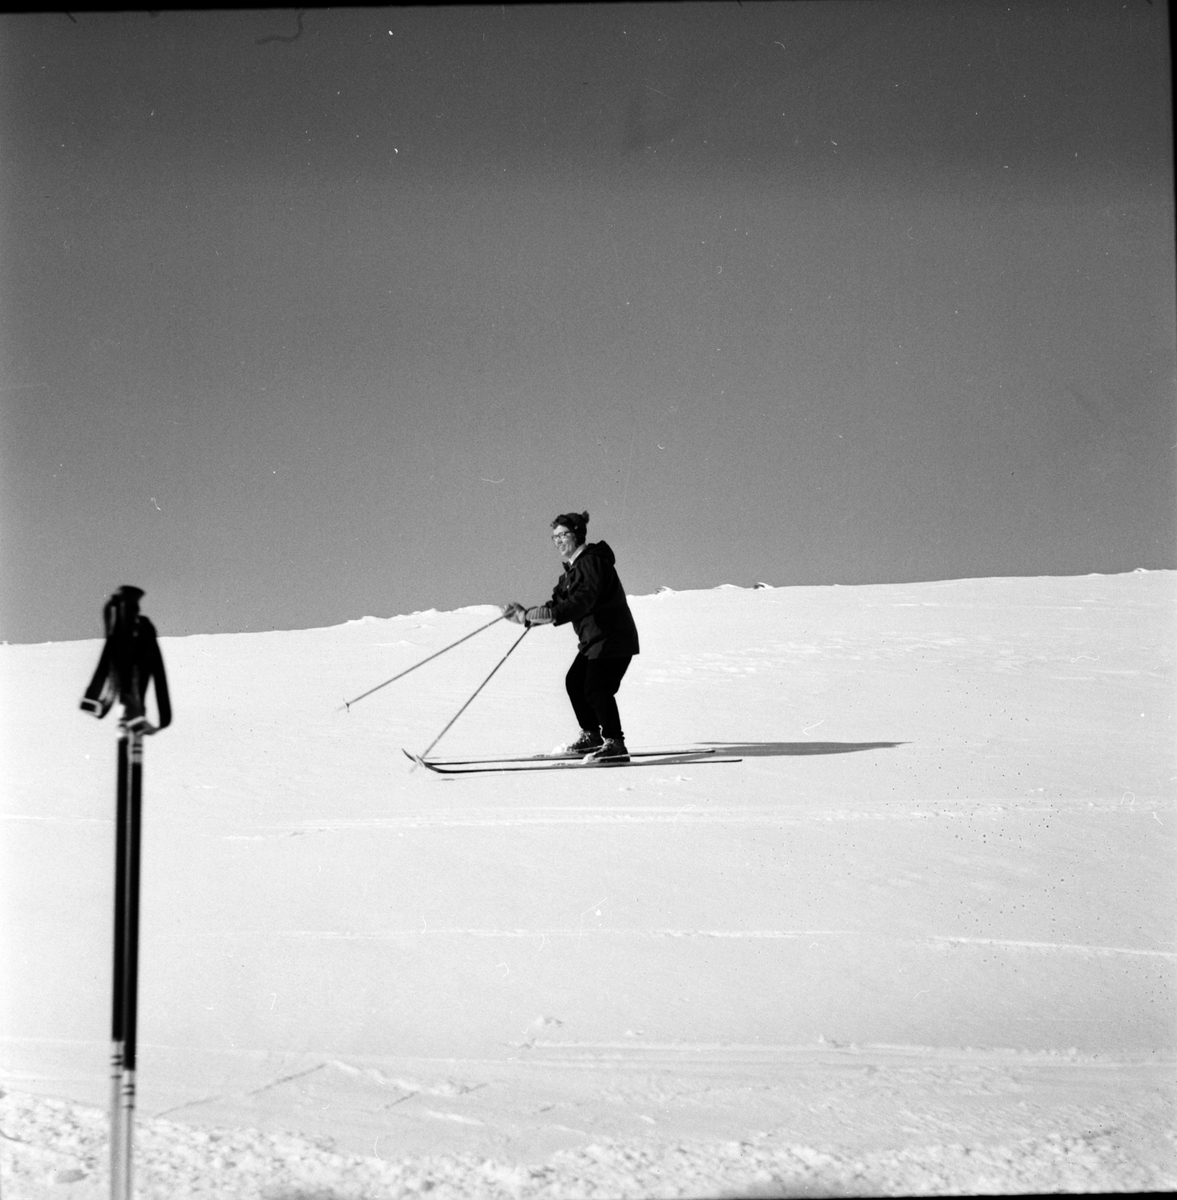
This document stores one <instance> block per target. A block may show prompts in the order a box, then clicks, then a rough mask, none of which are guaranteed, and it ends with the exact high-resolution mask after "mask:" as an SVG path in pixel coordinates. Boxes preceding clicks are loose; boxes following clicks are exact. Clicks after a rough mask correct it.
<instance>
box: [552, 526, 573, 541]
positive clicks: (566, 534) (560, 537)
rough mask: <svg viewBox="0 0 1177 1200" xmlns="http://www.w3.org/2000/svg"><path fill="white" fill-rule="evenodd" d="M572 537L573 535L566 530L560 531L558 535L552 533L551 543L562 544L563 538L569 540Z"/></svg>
mask: <svg viewBox="0 0 1177 1200" xmlns="http://www.w3.org/2000/svg"><path fill="white" fill-rule="evenodd" d="M572 536H573V535H572V534H571V533H569V532H568V530H566V529H565V530H563V531H561V532H560V533H553V534H552V541H553V542H562V541H563V540H564V539H565V538H570V537H572Z"/></svg>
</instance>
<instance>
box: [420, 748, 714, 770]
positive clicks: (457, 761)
mask: <svg viewBox="0 0 1177 1200" xmlns="http://www.w3.org/2000/svg"><path fill="white" fill-rule="evenodd" d="M587 753H588V751H587V750H586V751H584V752H583V753H580V754H524V755H521V756H520V757H518V758H431V759H429V760H428V761H429V762H431V763H436V764H437V765H438V766H441V767H484V766H492V765H497V764H499V763H545V762H562V761H565V760H567V761H571V762H580V761H581V760H583V758H584V756H585V754H587ZM714 753H715V749H714V747H704V748H702V749H699V750H691V749H685V750H630V751H629V757H630V758H652V757H654V756H656V755H664V754H714ZM405 754H408V755H409V757H410V758H412V759H416V758H417V757H418V756H417V755H416V754H411V753H410V752H409V751H408V750H406V751H405Z"/></svg>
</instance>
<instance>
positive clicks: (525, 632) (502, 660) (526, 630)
mask: <svg viewBox="0 0 1177 1200" xmlns="http://www.w3.org/2000/svg"><path fill="white" fill-rule="evenodd" d="M530 632H531V626H530V625H528V626H526V627H525V628H524V630H523V632H522V633H521V634H520V635H519V636H518V637H517V638H516V639H515V640H514V641H513V642H512V643H511V649H510V650H508V651H507V653H506V654H504V655H503V657H502V658H500V659H499V661H498V662H497V663H495V666H494V671H491V673H490V675H488V676H487V677H486V678H485V679H484V680H483V681H482V682H481V683H480V684H479V685H478V687H476V688H475V689H474V696H477V695H478V693H479V692H481V691H482V689H483V688H484V687H486V685H487V684H488V683H490V681H491V678H492V677H493V675H494V673H495V671H497V670H498V669H499V667H501V666H502V665H503V663H505V662H506V661H507V659H508V658H510V657H511V652H512V651H513V650H514V649H515V647H516V646H518V645H519V643H520V642H521V641H523V639H524V638H525V637H526V636H527V635H528V634H529V633H530ZM474 696H471V697H470V699H469V700H467V701H466V703H465V704H463V705H462V707H461V708H459V709H458V711H457V712H456V713H454V715H453V716H452V717H451V718H450V722H449V725H447V726H446V727H445V728H444V729H443V730H442V731H441V733H439V734H438V735H437V737H435V738H434V739H433V741H431V742H430V743H429V745H428V746H426V747H425V749H424V750H422V751H421V754H420V757H421V758H424V757H425V755H427V754H428V753H429V751H430V750H432V749H433V747H434V746H436V745H437V743H438V742H440V741H441V739H442V738H443V737H445V735H446V734H447V733H448V732H449V729H450V725H453V723H454V722H455V721H456V720H457V719H458V718H459V717H460V716H461V715H462V714H463V713H464V712H465V711H466V709H468V708H469V707H470V705H471V704H472V703H473V702H474Z"/></svg>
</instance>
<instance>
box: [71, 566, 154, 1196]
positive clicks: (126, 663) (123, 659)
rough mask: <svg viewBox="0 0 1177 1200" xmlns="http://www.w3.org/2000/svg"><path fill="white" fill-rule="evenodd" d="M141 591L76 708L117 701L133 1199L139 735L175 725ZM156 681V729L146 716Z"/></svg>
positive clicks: (123, 610) (118, 1053)
mask: <svg viewBox="0 0 1177 1200" xmlns="http://www.w3.org/2000/svg"><path fill="white" fill-rule="evenodd" d="M142 596H143V589H142V588H137V587H131V586H130V585H125V586H123V587H121V588H119V590H118V591H117V592H115V593H114V594H113V595H112V596H111V597H110V599H109V600H108V601H107V602H106V604H105V606H104V607H103V610H102V618H103V625H104V627H105V630H106V642H105V643H104V645H103V647H102V657H101V658H100V659H99V660H98V667H97V669H96V670H95V672H94V677H93V679H91V681H90V686H89V687H88V688H87V689H86V694H85V696H84V697H83V698H82V704H81V707H82V709H83V710H84V711H85V712H88V713H92V714H93V715H94V716H96V717H98V718H99V719H101V718H102V717H105V716H106V714H107V713H108V712H110V710H111V708H113V707H114V705H115V704H116V703H118V704H120V705H121V706H122V709H121V715H120V718H119V742H118V774H117V781H116V786H115V867H114V875H115V879H114V968H113V971H112V985H111V990H112V1000H111V1020H110V1025H111V1055H110V1067H111V1100H110V1194H111V1200H131V1194H132V1188H131V1133H132V1128H133V1117H134V1109H135V1049H136V1024H137V1020H136V1017H137V1012H136V1010H137V1004H138V991H139V857H140V855H139V848H140V842H141V837H142V834H141V830H142V812H143V738H144V737H145V736H146V735H147V734H151V733H155V732H157V731H158V730H160V729H165V728H167V726H168V725H170V724H171V721H172V706H171V701H170V699H169V697H168V681H167V675H166V673H165V672H164V665H163V656H162V655H161V654H160V651H159V642H158V639H157V637H156V633H155V626H154V625H152V623H151V622H150V621H149V620H148V619H147V618H146V617H145V616H143V615H142V613H140V612H139V600H140V598H141V597H142ZM151 683H154V684H155V705H156V708H157V710H158V713H159V718H158V719H159V724H158V725H152V724H151V722H150V721H148V719H147V711H146V696H147V688H148V685H149V684H151Z"/></svg>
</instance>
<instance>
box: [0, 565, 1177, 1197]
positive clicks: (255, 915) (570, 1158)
mask: <svg viewBox="0 0 1177 1200" xmlns="http://www.w3.org/2000/svg"><path fill="white" fill-rule="evenodd" d="M1175 592H1177V574H1175V573H1172V572H1147V573H1134V574H1130V575H1118V576H1085V577H1068V578H1033V579H983V580H956V581H949V582H944V583H921V584H910V585H887V586H872V587H839V588H833V587H828V588H772V587H757V588H752V589H738V588H727V587H725V588H719V589H715V590H713V591H702V592H699V591H696V592H670V591H663V592H659V593H658V594H656V595H653V596H644V597H634V598H631V603H632V605H633V609H634V614H635V617H636V620H637V623H638V626H639V629H640V631H641V637H642V645H643V653H642V655H641V656H640V657H639V658H637V659H636V660H635V662H634V665H633V666H632V668H631V670H630V673H629V675H628V676H627V678H626V680H625V682H624V684H623V686H622V691H621V694H620V697H619V700H620V706H621V710H622V716H623V719H624V723H625V728H626V732H627V737H628V740H629V743H630V745H631V746H633V747H643V746H659V745H675V746H680V745H696V746H704V745H706V746H715V747H717V748H718V749H720V750H722V751H723V752H725V754H731V755H735V756H737V757H740V758H741V759H742V761H740V762H738V763H720V762H713V763H705V762H701V763H697V764H696V763H692V764H686V765H684V764H678V765H673V766H663V765H661V764H648V765H642V766H633V767H631V768H623V769H619V770H592V769H585V770H577V771H563V772H560V773H556V774H545V773H539V772H532V773H525V774H521V775H512V776H502V775H481V776H474V777H469V778H462V779H443V778H440V777H438V776H435V775H432V774H430V773H427V772H425V771H423V770H420V769H418V770H412V769H411V764H410V763H409V762H408V761H407V760H406V759H405V758H404V757H403V755H402V754H401V752H400V747H402V746H405V747H408V748H409V749H413V750H420V749H422V748H423V747H424V746H426V745H428V744H429V742H431V741H432V740H433V738H434V737H435V736H436V735H437V733H438V731H439V730H440V729H441V728H442V727H443V726H444V725H445V723H446V722H447V721H448V720H449V719H450V717H452V716H453V714H454V713H455V712H456V711H457V709H458V708H459V707H460V706H461V704H462V703H463V702H464V701H465V700H466V699H467V697H468V696H469V695H470V693H471V692H472V691H473V690H474V688H475V687H476V686H477V685H478V683H479V682H481V681H482V679H483V678H484V677H485V676H486V675H487V674H488V672H489V671H490V670H491V668H492V667H493V666H494V664H495V663H496V662H498V661H499V659H500V658H501V657H502V656H503V654H504V653H505V652H506V650H507V648H508V647H509V646H510V644H511V642H512V641H513V640H514V639H515V638H517V637H518V635H519V633H520V630H519V629H518V627H516V626H512V625H508V624H506V623H502V624H499V625H495V626H493V627H492V628H491V629H489V630H487V631H486V632H484V633H482V634H479V635H478V636H477V637H476V638H473V639H471V641H469V642H467V643H465V644H464V645H462V646H460V647H459V648H458V649H456V650H454V651H453V652H451V653H449V654H445V655H442V656H441V657H439V658H438V659H436V660H435V661H434V662H431V663H429V664H427V665H426V666H424V667H422V668H421V670H420V671H417V672H414V673H413V674H410V675H408V676H406V678H405V679H403V680H400V681H398V682H396V683H393V684H391V685H390V686H388V687H387V688H384V689H382V690H380V691H379V692H377V693H375V694H374V695H372V696H370V697H368V698H367V699H365V700H363V701H361V702H360V703H359V704H356V705H355V706H354V707H352V708H351V709H350V711H348V710H345V709H344V708H343V702H344V701H345V700H348V699H350V698H352V697H354V696H356V695H359V694H360V693H361V692H364V691H366V690H367V689H368V688H370V687H373V686H374V685H376V684H378V683H379V682H381V680H383V679H385V678H387V677H389V676H391V675H393V674H395V673H396V672H398V671H400V670H403V669H404V668H405V667H407V666H410V665H411V664H412V663H414V662H416V661H418V660H419V659H421V658H423V657H425V656H426V655H428V654H431V653H432V652H433V651H435V650H437V649H438V648H440V647H442V646H444V645H446V644H447V643H449V642H452V641H455V640H456V639H457V638H459V637H462V636H463V635H464V634H466V633H468V632H470V631H471V630H472V629H475V628H477V626H478V625H480V624H484V623H485V622H486V621H488V620H490V619H491V618H492V617H493V616H494V615H495V610H494V609H493V608H491V607H484V608H483V607H476V608H468V609H463V610H460V611H457V612H449V613H447V612H436V611H432V610H431V611H428V612H421V613H414V614H412V615H410V616H403V617H395V618H391V619H387V620H386V619H379V618H372V617H366V618H363V619H361V620H358V621H351V622H348V623H347V624H344V625H341V626H337V627H334V628H330V629H314V630H305V631H292V632H276V633H264V634H236V635H217V636H195V637H186V638H164V639H163V652H164V657H165V661H166V664H167V668H168V675H169V681H170V684H171V691H172V701H173V706H174V709H175V712H176V718H175V725H174V726H173V727H172V728H171V729H168V730H166V731H165V732H163V733H162V734H161V735H159V736H158V737H155V738H152V739H150V740H149V741H148V742H147V744H146V769H145V783H144V794H145V813H146V816H145V831H144V860H143V867H144V877H143V928H142V959H141V985H140V986H141V990H140V1062H139V1068H140V1070H139V1080H138V1082H139V1097H138V1103H139V1108H138V1115H137V1123H136V1130H137V1133H136V1171H137V1180H138V1192H139V1195H141V1196H150V1197H165V1196H166V1197H174V1196H187V1195H193V1196H196V1195H209V1196H212V1195H217V1196H266V1197H270V1198H272V1200H280V1198H285V1200H294V1198H295V1197H303V1198H304V1200H305V1198H306V1197H310V1196H315V1197H321V1198H327V1197H345V1196H346V1197H351V1196H369V1197H375V1196H398V1195H402V1194H416V1193H417V1192H420V1191H422V1190H431V1191H432V1194H434V1195H438V1196H448V1195H453V1196H459V1195H504V1196H508V1195H509V1196H533V1195H534V1196H573V1195H605V1196H608V1195H632V1196H645V1195H651V1196H652V1195H667V1196H671V1195H693V1196H698V1195H733V1196H735V1195H740V1196H768V1195H777V1194H799V1193H804V1194H810V1195H818V1194H872V1193H891V1194H896V1193H917V1192H918V1193H930V1194H946V1193H950V1192H960V1191H965V1192H969V1191H990V1192H996V1191H1008V1192H1024V1191H1034V1190H1075V1191H1085V1190H1086V1191H1090V1190H1110V1189H1116V1188H1120V1189H1124V1190H1133V1189H1144V1188H1165V1189H1170V1188H1173V1187H1175V1186H1177V1155H1175V1153H1174V1146H1173V1139H1172V1135H1171V1131H1172V1129H1173V1128H1174V1121H1173V1117H1174V1087H1173V1084H1174V1049H1175V1041H1177V1039H1175V1037H1174V1033H1175V1029H1174V1012H1175V1009H1174V990H1175V989H1174V974H1175V970H1174V968H1175V960H1177V940H1175V936H1174V915H1175V913H1177V903H1175V900H1177V886H1175V882H1177V881H1175V879H1174V871H1173V864H1174V859H1173V833H1174V828H1175V826H1177V813H1175V811H1174V808H1175V806H1174V803H1173V786H1172V785H1173V779H1174V777H1175V762H1174V755H1173V749H1174V744H1173V723H1172V719H1173V674H1172V658H1173V655H1172V651H1173V645H1174V638H1173V634H1174V614H1175V613H1177V606H1175V604H1174V601H1175V599H1177V595H1175ZM144 607H145V611H146V612H148V614H150V611H151V608H150V596H148V597H146V598H145V601H144ZM574 645H575V644H574V636H573V634H572V633H571V632H570V630H569V629H567V628H566V627H565V628H561V629H552V628H551V627H541V628H538V629H535V630H533V631H531V632H530V633H529V634H528V635H527V637H526V638H525V639H524V640H523V642H522V643H521V644H520V645H519V647H518V649H517V650H516V651H515V652H514V654H513V655H512V656H511V657H510V658H509V659H508V660H507V662H506V664H505V665H504V666H503V667H502V668H501V669H500V670H499V672H498V673H497V674H496V675H495V677H494V678H493V679H492V680H491V682H490V684H489V685H488V686H487V688H486V690H485V691H484V692H483V693H482V694H481V695H480V696H479V697H478V699H477V700H475V701H474V703H473V704H472V705H471V707H470V709H469V710H468V711H467V712H466V713H465V714H464V715H463V716H462V718H461V719H460V720H459V721H458V722H457V724H456V725H455V726H454V728H453V729H452V730H451V731H450V732H449V733H448V734H447V735H446V736H445V738H444V739H443V740H442V741H441V742H440V744H439V745H438V747H437V749H436V751H435V752H434V753H435V755H454V756H459V757H472V756H477V755H481V754H504V755H506V754H527V753H532V752H535V751H539V750H547V749H550V748H551V747H552V746H553V745H555V744H556V743H558V742H560V741H562V740H564V739H566V738H568V737H569V736H571V735H572V734H574V733H575V729H574V727H573V723H572V720H571V713H570V710H569V707H568V704H567V701H566V698H565V697H564V695H563V674H564V670H565V669H566V666H567V663H568V662H569V661H570V659H571V657H572V654H573V652H574ZM99 650H100V643H99V642H98V641H97V640H95V641H87V642H74V643H58V644H46V645H37V646H28V645H22V646H4V647H0V664H2V675H0V678H2V679H3V685H2V696H0V700H2V704H3V710H2V712H0V731H2V732H0V739H2V740H0V749H2V751H3V755H4V766H3V783H4V794H3V802H2V804H0V818H2V820H3V831H4V837H3V859H2V861H0V869H2V871H3V884H2V887H3V892H2V896H3V905H4V908H3V922H2V923H0V935H2V939H3V941H2V944H0V955H2V959H0V961H3V962H4V964H5V976H6V978H5V987H4V989H3V1009H2V1013H3V1016H2V1021H3V1024H2V1033H3V1038H2V1040H0V1047H2V1050H3V1059H2V1061H0V1080H2V1082H3V1086H4V1089H5V1091H6V1093H7V1094H6V1095H5V1096H4V1098H3V1099H2V1100H0V1134H2V1135H3V1136H2V1137H0V1178H2V1180H3V1194H4V1196H5V1197H13V1198H19V1197H42V1196H46V1197H47V1196H57V1195H62V1196H65V1195H68V1196H71V1197H79V1198H83V1197H84V1198H87V1200H88V1198H89V1197H90V1196H98V1195H101V1194H105V1189H106V1183H105V1172H106V1150H105V1137H106V1134H105V1114H104V1113H103V1112H102V1111H100V1109H101V1107H102V1106H104V1105H105V1103H106V1097H107V1090H108V1080H107V1063H108V1056H109V1046H108V1041H107V1039H108V1036H109V1035H108V1027H109V961H108V960H109V956H110V908H111V883H112V874H113V820H112V818H113V790H114V758H115V745H114V743H115V738H116V736H117V732H116V727H115V725H114V721H113V719H112V718H108V719H107V720H106V721H104V722H96V721H94V720H93V719H92V718H90V717H87V716H86V715H85V714H83V713H81V712H80V711H79V710H78V702H79V700H80V698H81V695H82V692H83V690H84V689H85V686H86V684H87V682H88V681H89V676H90V673H91V671H92V670H93V668H94V666H95V664H96V662H97V658H98V653H99Z"/></svg>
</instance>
